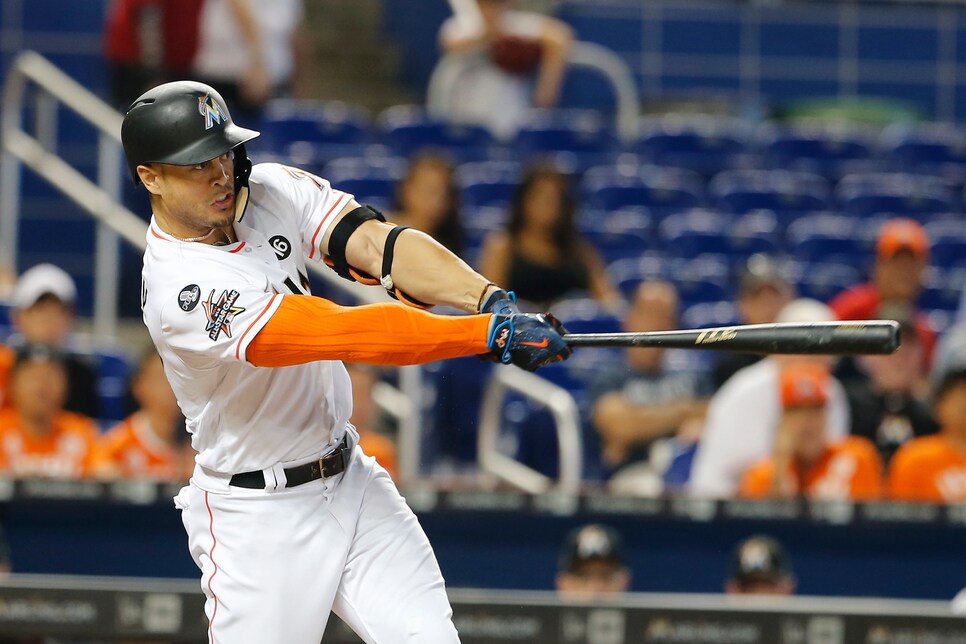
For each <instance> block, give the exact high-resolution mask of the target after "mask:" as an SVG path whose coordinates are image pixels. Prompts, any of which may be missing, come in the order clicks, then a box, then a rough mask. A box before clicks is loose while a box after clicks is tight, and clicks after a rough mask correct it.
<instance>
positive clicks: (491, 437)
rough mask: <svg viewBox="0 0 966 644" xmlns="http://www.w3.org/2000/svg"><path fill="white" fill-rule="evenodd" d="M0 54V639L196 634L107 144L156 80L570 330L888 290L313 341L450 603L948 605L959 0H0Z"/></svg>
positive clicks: (175, 457) (624, 631)
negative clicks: (861, 336)
mask: <svg viewBox="0 0 966 644" xmlns="http://www.w3.org/2000/svg"><path fill="white" fill-rule="evenodd" d="M454 11H455V13H454ZM0 70H2V71H0V73H2V77H0V80H2V85H3V96H2V104H0V137H2V139H0V140H2V145H3V149H2V154H3V156H2V160H0V475H2V478H0V526H2V535H3V536H2V538H0V560H2V561H3V562H5V563H3V565H2V568H3V569H4V570H6V571H7V572H6V573H5V574H6V576H5V577H4V578H3V579H0V600H2V601H0V641H8V640H7V639H5V638H9V641H36V640H34V639H32V638H37V637H40V638H42V639H41V640H40V641H45V640H44V639H43V638H46V641H81V640H83V641H94V640H97V641H117V640H124V639H126V640H152V641H162V640H163V641H197V640H198V639H199V633H203V632H204V628H203V613H202V612H201V607H200V603H201V601H203V600H202V599H201V598H202V596H201V594H200V593H196V592H195V589H196V587H197V576H198V574H197V569H196V568H195V566H194V564H193V563H192V562H191V560H190V558H189V556H188V553H187V551H186V548H185V547H184V533H183V529H182V526H181V524H180V520H179V517H178V514H177V512H176V511H175V509H174V507H173V505H172V503H171V501H170V499H171V497H172V496H173V495H174V494H175V493H177V490H178V489H179V487H180V485H182V484H183V482H184V481H185V480H187V477H188V476H189V475H190V471H191V466H192V462H191V458H192V453H191V452H190V446H188V444H187V442H188V437H187V435H186V433H185V432H184V425H183V418H182V417H181V416H180V412H179V411H178V409H177V406H176V404H175V403H174V400H173V396H172V395H171V393H170V389H169V388H168V387H167V384H166V382H165V380H164V377H163V372H162V371H161V369H160V361H159V360H158V358H157V355H156V354H155V353H153V351H152V348H151V346H150V339H149V338H148V336H147V334H146V332H145V331H144V328H143V326H142V324H141V321H140V302H141V279H140V269H141V252H142V249H143V246H144V233H145V231H146V224H147V221H148V219H149V216H150V207H149V205H148V202H147V198H146V196H145V194H146V193H145V191H143V190H135V189H134V187H133V185H132V184H131V181H130V177H129V175H128V172H127V168H126V166H125V163H124V160H123V152H122V151H121V148H120V142H119V141H120V140H119V128H120V120H121V116H122V115H123V111H124V109H125V108H126V106H127V105H129V104H130V103H131V102H132V101H133V100H134V99H135V98H136V97H137V96H138V95H139V94H140V93H142V92H143V91H144V90H146V89H148V88H150V87H152V86H154V85H156V84H158V83H160V82H164V81H167V80H175V79H184V78H192V79H198V80H203V81H205V82H208V83H209V84H211V85H213V86H215V87H216V88H217V89H218V90H219V91H220V92H221V93H222V94H223V95H224V96H225V97H226V99H227V102H228V105H229V107H230V109H231V112H232V116H233V118H234V120H235V121H236V122H238V123H240V124H241V125H243V126H245V127H250V128H254V129H258V130H260V131H261V133H262V134H261V136H260V137H259V138H258V139H257V140H255V141H253V142H252V143H251V144H250V145H249V146H248V148H249V149H248V153H249V155H250V156H251V157H252V159H253V161H254V162H255V163H261V162H274V163H283V164H286V165H290V166H295V167H298V168H301V169H303V170H305V171H308V172H312V173H315V174H317V175H318V176H320V177H323V178H324V179H326V180H328V181H330V182H331V184H332V185H333V186H334V187H336V188H339V189H341V190H344V191H346V192H349V193H352V194H354V195H355V196H356V199H357V200H358V201H359V202H361V203H368V204H370V205H372V206H373V207H375V208H377V209H379V210H380V211H382V212H384V213H385V214H386V216H387V217H388V218H389V219H390V220H391V221H396V222H399V223H404V224H406V225H410V226H413V227H415V228H419V229H421V230H424V231H426V232H428V233H429V234H432V235H433V236H434V237H436V238H437V239H438V240H439V241H440V242H442V243H443V244H444V245H446V246H447V247H449V248H450V249H451V250H453V251H454V252H455V253H457V254H458V255H460V257H462V258H463V259H464V260H465V261H466V262H468V263H469V264H470V265H471V266H473V267H474V268H476V269H477V270H478V271H480V272H481V273H483V274H484V275H485V276H486V277H488V278H489V279H491V280H493V281H494V282H497V283H500V284H501V285H503V286H505V287H507V288H508V289H512V290H514V291H515V292H516V294H517V296H518V298H519V299H520V302H521V305H522V306H523V307H525V308H527V309H530V310H551V311H552V312H553V313H554V314H555V315H556V317H558V318H559V319H560V320H562V321H563V323H564V324H565V325H566V326H567V328H568V329H569V330H570V331H572V332H613V331H620V330H629V331H648V330H663V329H675V328H700V327H717V326H728V325H733V324H739V323H742V324H745V323H752V324H754V323H769V322H775V321H789V322H812V321H825V320H836V319H870V318H883V319H892V320H896V321H898V322H899V324H900V327H901V329H902V338H903V344H902V348H901V349H900V350H899V351H898V352H897V353H895V354H893V355H890V356H859V357H854V358H843V359H834V358H831V357H812V358H801V357H799V358H794V357H789V356H769V357H764V358H763V357H762V356H756V355H747V354H729V353H724V352H715V351H680V350H679V351H664V350H660V349H649V350H648V349H644V350H640V349H639V350H633V351H621V350H611V349H580V350H578V351H576V352H575V354H574V355H573V357H572V358H571V359H570V360H568V361H567V362H565V363H560V364H554V365H550V366H548V367H545V368H544V369H541V370H540V371H539V372H537V373H536V374H529V373H525V372H522V371H520V370H518V369H516V368H502V369H494V368H493V367H492V365H491V364H490V363H486V362H482V361H480V360H477V359H475V358H467V359H459V360H452V361H448V362H441V363H433V364H429V365H425V366H423V367H408V368H404V369H398V370H385V369H375V368H371V367H367V366H364V365H350V375H351V376H352V378H353V382H354V386H355V392H354V408H355V414H354V417H353V423H354V424H356V425H357V426H358V427H359V428H360V430H361V433H362V436H363V446H364V448H365V449H367V451H368V452H369V453H372V454H374V455H376V457H377V458H378V460H379V461H380V462H381V463H382V464H383V465H385V466H386V467H387V469H389V470H390V471H391V473H392V474H393V476H394V478H395V479H396V481H397V484H398V485H399V486H400V488H401V489H402V490H403V493H404V495H405V496H406V497H407V499H408V500H409V502H410V504H411V505H412V507H413V509H414V510H415V511H416V512H417V514H418V515H419V517H420V520H421V522H422V524H423V526H424V527H425V530H426V532H427V534H428V535H429V537H430V540H431V541H432V542H433V544H434V547H435V550H436V553H437V556H438V558H439V561H440V565H441V567H442V569H443V573H444V576H445V578H446V580H447V583H448V585H449V586H450V587H451V588H453V589H454V590H453V593H452V597H453V601H454V609H455V611H456V623H457V626H458V628H459V629H460V631H461V633H463V637H464V641H468V642H500V641H539V642H591V643H597V644H608V643H611V644H619V643H621V642H643V641H646V642H712V641H713V642H730V641H735V642H828V643H835V642H859V641H869V642H882V643H886V642H900V641H923V642H925V641H949V642H953V641H966V624H963V623H962V620H961V618H960V617H957V615H958V614H959V611H961V610H963V606H962V605H961V604H966V601H958V602H954V601H953V599H954V597H956V595H957V594H958V593H959V591H960V590H961V589H963V588H964V587H966V553H964V548H963V545H962V543H963V537H964V531H966V512H964V510H963V507H964V506H962V505H961V504H962V502H963V501H966V331H964V328H966V327H963V326H961V324H962V321H963V320H964V319H966V308H964V307H966V305H964V304H963V302H966V299H964V296H963V293H964V287H966V226H964V225H963V224H964V217H966V215H964V205H966V201H964V200H966V192H964V191H966V127H964V126H963V121H964V119H966V85H964V84H963V82H962V80H963V78H966V3H961V2H957V1H955V0H946V1H941V0H934V1H928V0H881V1H873V0H869V1H863V0H856V1H852V2H834V1H828V2H825V1H821V0H811V1H806V0H800V1H795V0H787V1H779V0H758V1H750V0H749V1H741V0H695V1H693V2H692V1H690V0H689V1H683V0H677V1H671V0H668V1H659V0H654V1H651V0H647V1H645V0H566V1H554V0H532V1H525V0H519V1H517V0H460V1H457V0H453V2H452V4H451V3H449V2H447V1H446V0H420V1H419V2H418V3H414V2H411V1H406V0H284V1H282V0H279V1H277V2H276V1H273V2H267V1H262V0H29V1H28V0H0ZM317 268H318V270H315V271H313V274H312V275H311V281H312V287H313V293H314V294H316V295H321V296H323V297H327V298H330V299H333V300H336V301H338V302H340V303H345V304H357V303H363V302H371V301H381V300H383V299H385V294H384V293H383V292H382V290H381V289H366V288H365V287H361V286H358V285H352V284H349V283H348V282H345V281H343V280H341V279H339V278H337V277H336V276H335V274H334V273H333V272H332V271H330V270H328V269H327V268H325V267H324V266H323V265H321V264H320V265H319V267H317ZM440 312H441V313H449V314H458V312H456V311H440ZM0 574H3V573H0ZM92 577H96V579H92ZM736 594H752V595H754V597H752V598H750V599H748V598H735V595H736ZM779 595H781V597H779ZM736 602H737V603H736ZM199 629H200V630H199ZM330 631H332V632H331V633H330V634H327V636H326V637H327V639H326V641H333V642H339V641H356V640H353V639H352V637H351V634H349V633H347V632H345V629H344V628H342V627H340V626H339V625H338V624H337V625H336V626H334V627H333V628H331V629H330ZM203 637H204V636H203V635H200V638H203ZM930 637H933V638H939V639H929V638H930ZM903 638H906V639H903ZM909 638H912V639H909ZM915 638H919V639H915ZM942 638H946V639H942Z"/></svg>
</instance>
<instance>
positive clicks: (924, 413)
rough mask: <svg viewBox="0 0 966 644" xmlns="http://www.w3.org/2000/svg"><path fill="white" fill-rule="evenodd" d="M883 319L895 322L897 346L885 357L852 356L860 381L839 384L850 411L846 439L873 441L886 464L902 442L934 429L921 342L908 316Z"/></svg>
mask: <svg viewBox="0 0 966 644" xmlns="http://www.w3.org/2000/svg"><path fill="white" fill-rule="evenodd" d="M883 317H885V318H886V319H890V320H896V321H898V322H899V329H900V336H901V337H902V343H901V344H900V345H899V348H898V349H897V350H896V351H895V352H893V353H890V354H886V355H863V356H856V358H855V365H856V367H857V369H858V371H859V372H860V373H861V375H862V376H863V377H861V378H850V379H845V380H843V385H844V386H845V391H846V394H847V395H848V398H849V409H850V410H851V412H852V431H851V433H852V435H854V436H864V437H865V438H868V439H869V440H871V441H872V442H873V443H875V445H876V447H877V448H878V449H879V455H880V456H881V457H882V462H883V463H884V464H886V465H888V464H889V462H890V461H891V460H892V456H893V455H894V454H895V452H896V450H897V449H898V448H899V447H900V446H901V445H902V444H903V443H905V442H906V441H908V440H910V439H912V438H915V437H917V436H928V435H930V434H935V433H936V431H937V430H938V429H939V427H938V425H937V424H936V421H935V420H934V419H933V416H932V410H931V409H930V408H929V404H928V403H927V401H926V399H925V392H924V391H923V379H922V377H921V376H920V365H921V364H922V341H921V339H920V337H919V334H918V332H917V331H916V326H915V323H914V322H913V320H912V317H911V316H910V315H909V314H908V313H907V312H905V311H903V310H901V309H896V308H892V309H890V310H889V311H888V312H886V313H885V315H884V316H883Z"/></svg>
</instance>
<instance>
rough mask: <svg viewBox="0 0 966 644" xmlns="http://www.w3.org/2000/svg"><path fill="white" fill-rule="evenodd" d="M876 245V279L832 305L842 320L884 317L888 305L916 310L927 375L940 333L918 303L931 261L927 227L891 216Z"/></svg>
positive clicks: (873, 273)
mask: <svg viewBox="0 0 966 644" xmlns="http://www.w3.org/2000/svg"><path fill="white" fill-rule="evenodd" d="M875 248H876V259H875V266H874V267H873V270H872V280H871V281H870V282H868V283H866V284H861V285H859V286H855V287H853V288H850V289H847V290H846V291H843V292H842V293H839V294H838V295H837V296H835V297H834V298H832V301H831V302H829V306H830V307H832V310H833V311H834V312H835V315H836V316H837V317H838V318H839V319H840V320H871V319H876V318H880V317H882V310H883V307H884V306H885V307H886V308H888V307H890V306H891V307H906V308H908V309H909V310H911V311H913V315H914V316H915V317H914V319H915V324H916V328H917V329H918V332H919V336H920V338H921V341H922V349H923V363H922V370H921V371H920V373H921V374H922V375H925V374H926V373H927V372H928V370H929V364H930V361H931V359H932V355H933V348H934V346H935V344H936V333H935V331H934V330H933V329H932V326H931V325H930V324H929V320H928V319H927V318H926V316H925V314H924V313H922V312H921V311H919V309H918V306H917V303H916V302H917V300H918V299H919V294H920V292H921V291H922V280H923V273H924V271H925V269H926V266H927V265H928V263H929V237H928V236H927V234H926V229H925V228H923V227H922V225H921V224H920V223H919V222H917V221H915V220H914V219H906V218H901V217H900V218H896V219H890V220H889V221H887V222H885V224H883V226H882V228H881V229H880V231H879V236H878V238H877V240H876V246H875Z"/></svg>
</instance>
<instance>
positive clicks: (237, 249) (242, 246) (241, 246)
mask: <svg viewBox="0 0 966 644" xmlns="http://www.w3.org/2000/svg"><path fill="white" fill-rule="evenodd" d="M244 247H245V242H242V243H240V244H238V248H236V249H235V250H230V251H228V252H229V253H237V252H238V251H240V250H241V249H242V248H244Z"/></svg>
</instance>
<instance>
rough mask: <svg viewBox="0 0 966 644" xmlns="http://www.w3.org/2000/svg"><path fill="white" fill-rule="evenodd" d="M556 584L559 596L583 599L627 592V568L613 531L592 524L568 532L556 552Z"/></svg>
mask: <svg viewBox="0 0 966 644" xmlns="http://www.w3.org/2000/svg"><path fill="white" fill-rule="evenodd" d="M556 586H557V592H558V593H559V594H560V595H561V596H562V597H564V598H566V599H575V600H585V601H586V600H603V599H607V598H610V597H614V596H616V595H619V594H621V593H625V592H627V591H628V590H629V589H630V586H631V571H630V569H629V568H628V567H627V566H626V565H625V564H624V555H623V550H622V547H621V538H620V535H619V534H617V531H616V530H614V529H613V528H611V527H608V526H605V525H600V524H597V523H593V524H588V525H585V526H581V527H579V528H577V529H575V530H573V531H572V532H570V534H568V535H567V538H566V539H565V540H564V543H563V548H562V549H561V551H560V562H559V567H558V572H557V581H556Z"/></svg>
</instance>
